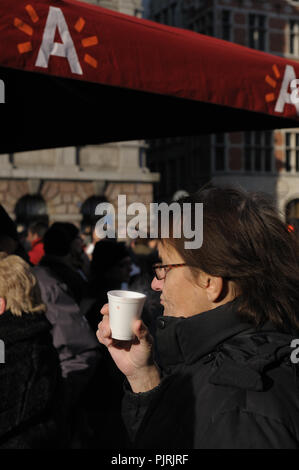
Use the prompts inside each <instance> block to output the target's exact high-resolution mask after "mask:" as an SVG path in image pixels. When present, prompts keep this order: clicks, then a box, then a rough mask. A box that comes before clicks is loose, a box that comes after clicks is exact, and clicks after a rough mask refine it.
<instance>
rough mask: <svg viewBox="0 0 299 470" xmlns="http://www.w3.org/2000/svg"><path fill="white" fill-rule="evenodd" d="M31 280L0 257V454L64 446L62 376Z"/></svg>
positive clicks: (19, 265)
mask: <svg viewBox="0 0 299 470" xmlns="http://www.w3.org/2000/svg"><path fill="white" fill-rule="evenodd" d="M44 312H45V305H44V304H43V303H42V301H41V295H40V290H39V287H38V284H37V281H36V278H35V276H34V275H33V274H32V272H31V270H30V267H29V265H28V264H27V263H25V261H23V260H22V259H21V258H20V257H18V256H14V255H12V256H6V254H4V253H1V257H0V339H1V345H2V346H3V350H2V349H1V352H2V353H3V354H1V358H0V383H1V386H0V449H52V448H55V449H58V448H64V447H66V446H68V440H67V427H66V421H65V417H64V412H63V410H64V406H65V402H64V399H65V397H64V395H63V390H62V376H61V369H60V364H59V359H58V355H57V352H56V350H55V348H54V346H53V344H52V338H51V335H50V328H51V325H50V323H49V322H48V320H47V319H46V317H45V315H44Z"/></svg>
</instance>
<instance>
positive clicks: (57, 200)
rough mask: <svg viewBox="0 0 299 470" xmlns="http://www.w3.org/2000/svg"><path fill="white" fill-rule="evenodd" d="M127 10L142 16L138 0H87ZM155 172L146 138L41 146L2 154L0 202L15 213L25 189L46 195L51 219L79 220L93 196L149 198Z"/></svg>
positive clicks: (114, 199) (112, 199) (26, 192)
mask: <svg viewBox="0 0 299 470" xmlns="http://www.w3.org/2000/svg"><path fill="white" fill-rule="evenodd" d="M85 1H87V3H94V4H98V5H99V6H103V7H105V8H110V9H113V10H117V11H120V12H123V13H126V14H130V15H135V16H136V15H137V16H142V5H141V0H103V1H102V0H97V1H96V0H85ZM158 180H159V174H153V173H151V172H150V171H149V170H148V168H147V166H146V154H145V142H144V141H129V142H116V143H110V144H105V145H96V146H85V147H68V148H56V149H45V150H38V151H30V152H19V153H14V154H9V155H1V159H0V203H1V204H2V205H3V206H4V207H5V209H6V210H7V211H8V212H9V214H10V215H11V216H12V217H13V218H15V207H16V204H17V203H18V201H20V200H21V199H22V198H23V197H26V196H27V195H36V196H38V197H39V198H40V197H42V198H43V199H44V202H45V205H46V208H47V212H48V215H49V221H50V223H52V222H55V221H70V222H73V223H75V224H76V225H77V226H79V225H80V223H81V221H82V214H81V208H82V205H83V204H84V202H85V201H86V200H87V199H88V198H90V197H92V196H99V197H103V196H104V197H106V199H107V200H108V201H109V202H111V203H113V204H114V203H116V202H117V196H118V194H124V195H126V196H127V202H128V204H129V203H131V202H136V201H138V202H143V203H145V204H149V203H150V202H152V200H153V184H154V183H155V182H157V181H158Z"/></svg>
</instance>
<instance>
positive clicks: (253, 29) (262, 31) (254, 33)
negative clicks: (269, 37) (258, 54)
mask: <svg viewBox="0 0 299 470" xmlns="http://www.w3.org/2000/svg"><path fill="white" fill-rule="evenodd" d="M249 47H251V48H252V49H259V50H260V51H264V50H266V16H265V15H253V14H250V15H249Z"/></svg>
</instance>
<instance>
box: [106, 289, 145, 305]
mask: <svg viewBox="0 0 299 470" xmlns="http://www.w3.org/2000/svg"><path fill="white" fill-rule="evenodd" d="M128 294H129V295H128ZM107 296H108V299H109V298H110V299H111V300H116V301H118V302H129V303H130V302H139V301H140V300H143V299H146V295H145V294H141V293H140V292H134V291H128V290H126V291H124V290H111V291H109V292H107Z"/></svg>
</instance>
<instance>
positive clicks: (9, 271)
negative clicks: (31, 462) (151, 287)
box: [0, 207, 162, 449]
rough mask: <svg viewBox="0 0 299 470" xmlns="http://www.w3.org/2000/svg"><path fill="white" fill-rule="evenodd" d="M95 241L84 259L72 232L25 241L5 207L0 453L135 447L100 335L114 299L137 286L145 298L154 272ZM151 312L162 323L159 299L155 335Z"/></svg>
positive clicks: (67, 226)
mask: <svg viewBox="0 0 299 470" xmlns="http://www.w3.org/2000/svg"><path fill="white" fill-rule="evenodd" d="M91 230H94V229H93V228H91ZM93 241H94V247H93V249H92V250H91V249H90V246H89V250H87V244H86V243H85V237H84V236H82V235H81V233H80V230H79V229H78V228H77V227H76V226H75V225H74V224H72V223H66V222H65V223H62V222H55V223H53V224H52V225H51V226H49V227H48V226H47V224H45V222H44V221H39V220H35V221H34V222H33V223H31V224H29V226H28V229H27V231H26V232H23V233H22V237H21V238H20V236H19V235H18V232H17V228H16V226H15V224H14V222H13V221H12V219H11V218H10V217H9V216H8V214H7V213H6V212H5V210H4V208H3V207H0V256H1V258H0V265H1V266H0V277H1V274H2V277H1V279H0V305H2V309H1V308H0V314H1V317H0V338H1V339H2V341H4V344H5V348H6V359H5V365H4V366H1V367H0V374H1V377H2V379H3V380H1V387H0V390H1V391H0V396H1V398H2V400H0V401H1V405H0V448H14V447H17V448H32V447H33V448H48V447H61V448H65V447H66V448H108V449H109V448H112V447H113V446H115V445H118V446H119V447H120V448H121V447H126V446H127V445H128V444H127V434H126V430H125V427H124V425H123V422H122V419H121V400H122V396H123V378H122V374H121V373H120V372H119V371H118V369H117V367H116V366H115V365H114V363H113V361H112V360H111V358H110V355H109V354H108V353H107V350H106V348H104V347H103V346H102V345H101V344H100V343H99V341H98V340H97V337H96V331H97V327H98V323H99V322H100V321H101V318H102V315H101V313H100V309H101V307H102V305H103V304H105V303H106V302H107V291H109V290H112V289H122V288H128V289H131V283H133V282H135V283H136V280H137V278H138V282H139V284H138V286H135V287H134V288H136V289H138V290H139V291H140V292H142V291H143V290H144V289H147V288H148V286H147V279H148V276H149V272H148V269H149V266H150V264H147V265H144V263H143V264H142V263H141V262H140V263H139V257H140V256H139V254H138V250H134V248H133V247H130V246H129V245H127V244H126V243H124V242H117V241H116V240H98V239H97V238H96V237H95V236H94V238H93ZM136 251H137V252H136ZM154 252H155V250H154V249H153V250H151V249H150V248H149V247H147V250H146V253H145V254H143V255H142V256H141V258H147V257H149V258H152V256H153V253H154ZM133 268H134V269H133ZM131 273H132V274H133V273H135V274H134V275H131ZM1 300H2V302H3V303H2V304H1ZM155 306H156V307H157V308H155ZM1 310H2V311H1ZM153 311H154V312H155V314H156V315H159V314H161V313H162V311H161V305H160V302H159V295H158V294H157V295H156V296H155V295H154V296H151V298H148V300H147V305H146V306H145V309H144V315H145V316H146V318H145V321H146V322H147V323H148V326H149V327H151V328H152V326H151V325H150V323H153V322H154V315H152V317H151V318H150V316H149V313H148V312H153ZM2 313H3V315H2ZM20 371H22V373H20ZM24 398H26V399H25V400H24ZM6 407H8V409H6ZM12 410H13V411H12ZM5 422H6V423H7V424H6V425H5V424H4V423H5ZM103 423H105V434H103V433H102V429H103Z"/></svg>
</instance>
